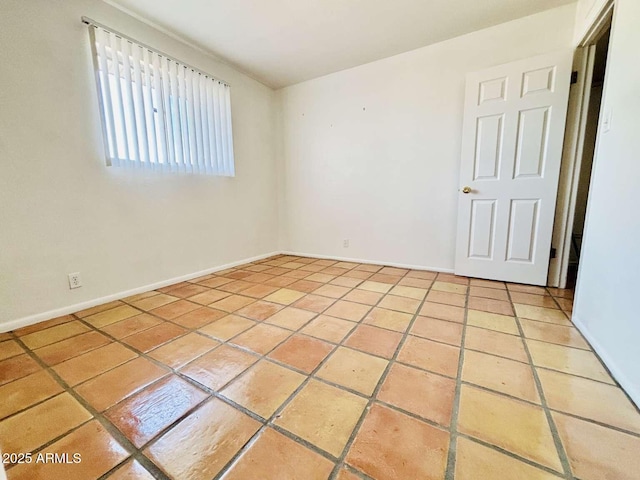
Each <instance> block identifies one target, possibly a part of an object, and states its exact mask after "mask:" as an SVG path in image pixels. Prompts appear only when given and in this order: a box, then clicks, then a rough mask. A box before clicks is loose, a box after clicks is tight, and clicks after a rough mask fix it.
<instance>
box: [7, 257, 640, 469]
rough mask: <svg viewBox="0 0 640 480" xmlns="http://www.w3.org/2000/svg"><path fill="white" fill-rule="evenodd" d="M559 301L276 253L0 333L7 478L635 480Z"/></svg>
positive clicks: (480, 283)
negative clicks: (23, 456)
mask: <svg viewBox="0 0 640 480" xmlns="http://www.w3.org/2000/svg"><path fill="white" fill-rule="evenodd" d="M571 298H572V292H571V291H570V290H558V289H545V288H540V287H531V286H525V285H511V284H504V283H502V282H492V281H486V280H476V279H467V278H462V277H456V276H453V275H450V274H438V273H433V272H424V271H410V270H403V269H399V268H391V267H383V266H374V265H359V264H355V263H347V262H337V261H332V260H316V259H311V258H300V257H292V256H278V257H272V258H269V259H266V260H262V261H259V262H255V263H252V264H248V265H242V266H240V267H237V268H233V269H229V270H226V271H221V272H217V273H216V274H212V275H206V276H204V277H201V278H197V279H194V280H192V281H189V282H183V283H180V284H178V285H172V286H168V287H165V288H161V289H159V290H158V291H152V292H146V293H143V294H140V295H135V296H133V297H130V298H126V299H124V300H122V301H116V302H111V303H109V304H106V305H101V306H98V307H94V308H90V309H88V310H85V311H81V312H77V313H76V314H74V315H67V316H64V317H61V318H56V319H54V320H50V321H48V322H44V323H41V324H38V325H33V326H30V327H26V328H23V329H21V330H17V331H15V332H11V333H8V334H7V333H4V334H0V399H1V401H0V446H1V448H2V450H3V451H4V452H5V453H27V452H31V454H32V457H31V458H32V463H30V464H26V463H22V464H8V465H6V466H7V467H8V477H9V479H30V480H34V479H58V478H60V479H64V480H68V479H83V480H85V479H96V478H111V479H124V478H130V479H131V478H138V479H148V478H161V479H164V478H176V479H200V478H202V479H213V478H216V479H217V478H224V479H240V480H250V479H260V480H269V479H277V480H286V479H295V480H312V479H328V478H331V479H341V480H349V479H351V480H353V479H361V480H362V479H377V480H384V479H402V480H414V479H448V480H451V479H454V478H455V479H458V480H483V479H507V480H509V479H512V480H526V479H538V480H543V479H544V480H552V479H558V478H563V479H581V480H599V479H616V480H625V479H632V478H634V479H638V478H640V476H639V474H638V472H640V455H638V453H639V452H640V414H639V413H638V410H637V409H636V408H635V407H634V406H633V404H632V403H631V402H630V401H629V399H628V398H627V396H626V395H625V393H624V392H623V391H622V390H621V389H620V388H619V387H618V386H617V384H616V383H615V381H613V379H612V378H611V377H610V375H609V373H608V372H607V370H606V368H605V367H604V366H603V365H602V364H601V362H600V361H599V359H598V357H597V356H596V355H595V354H594V353H593V352H592V350H591V348H590V346H589V344H588V343H587V342H586V341H585V340H584V338H582V336H581V335H580V333H579V332H578V331H577V330H576V329H575V328H574V327H573V326H572V324H571V322H570V320H569V318H570V314H571V304H572V301H571ZM52 453H57V454H68V457H69V463H45V462H39V461H37V459H38V458H41V459H42V458H44V459H46V458H47V457H46V456H45V455H46V454H52ZM39 454H42V456H39ZM74 454H80V458H81V462H80V463H73V459H74V457H73V455H74ZM49 458H51V457H49ZM9 459H10V458H9Z"/></svg>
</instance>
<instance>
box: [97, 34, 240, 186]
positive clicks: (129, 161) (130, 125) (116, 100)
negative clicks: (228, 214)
mask: <svg viewBox="0 0 640 480" xmlns="http://www.w3.org/2000/svg"><path fill="white" fill-rule="evenodd" d="M89 33H90V36H91V41H92V45H93V54H94V64H95V69H96V77H97V81H98V96H99V103H100V107H101V113H102V120H103V133H104V137H105V149H106V152H107V164H108V165H113V166H129V167H133V168H145V169H152V170H166V171H175V172H192V173H206V174H212V175H225V176H233V175H234V174H235V170H234V159H233V134H232V129H231V88H230V86H229V85H227V84H225V83H224V82H221V81H219V80H216V79H214V78H212V77H211V76H209V75H207V74H205V73H202V72H200V71H197V70H195V69H193V68H191V67H189V66H187V65H185V64H182V63H180V62H178V61H176V60H174V59H172V58H170V57H167V56H166V55H164V54H162V53H160V52H157V51H154V50H152V49H150V48H148V47H146V46H144V45H140V44H138V43H136V42H134V41H132V40H130V39H128V38H124V37H123V36H122V35H120V34H117V33H115V32H113V31H110V30H108V29H106V28H104V27H103V26H98V25H95V24H90V25H89Z"/></svg>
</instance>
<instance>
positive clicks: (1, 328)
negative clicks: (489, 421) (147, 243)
mask: <svg viewBox="0 0 640 480" xmlns="http://www.w3.org/2000/svg"><path fill="white" fill-rule="evenodd" d="M279 254H282V255H296V256H299V257H309V258H319V259H328V260H338V261H341V262H353V263H366V264H372V265H386V266H390V267H397V268H408V269H411V270H429V271H432V272H442V273H453V269H450V268H436V267H425V266H424V265H407V264H404V263H395V262H387V261H383V260H364V259H361V258H349V257H336V256H333V255H316V254H311V253H300V252H288V251H287V252H284V251H283V252H281V251H275V252H271V253H265V254H263V255H258V256H255V257H251V258H245V259H242V260H238V261H235V262H231V263H227V264H225V265H219V266H217V267H212V268H207V269H205V270H200V271H198V272H194V273H189V274H187V275H182V276H180V277H174V278H168V279H166V280H162V281H160V282H156V283H152V284H149V285H143V286H141V287H136V288H133V289H131V290H125V291H122V292H117V293H113V294H111V295H106V296H104V297H99V298H94V299H92V300H87V301H85V302H81V303H76V304H73V305H68V306H66V307H60V308H56V309H54V310H48V311H46V312H42V313H37V314H34V315H28V316H26V317H22V318H18V319H15V320H10V321H8V322H6V323H2V324H0V332H10V331H11V330H16V329H18V328H22V327H26V326H28V325H33V324H34V323H38V322H44V321H45V320H50V319H52V318H56V317H61V316H62V315H69V314H71V313H75V312H78V311H80V310H84V309H86V308H91V307H95V306H97V305H102V304H103V303H108V302H113V301H114V300H120V299H122V298H126V297H130V296H131V295H136V294H138V293H144V292H148V291H149V290H155V289H157V288H162V287H166V286H168V285H172V284H174V283H179V282H184V281H187V280H191V279H192V278H197V277H201V276H203V275H208V274H210V273H215V272H218V271H220V270H226V269H227V268H231V267H236V266H238V265H242V264H245V263H251V262H255V261H256V260H262V259H263V258H267V257H272V256H274V255H279Z"/></svg>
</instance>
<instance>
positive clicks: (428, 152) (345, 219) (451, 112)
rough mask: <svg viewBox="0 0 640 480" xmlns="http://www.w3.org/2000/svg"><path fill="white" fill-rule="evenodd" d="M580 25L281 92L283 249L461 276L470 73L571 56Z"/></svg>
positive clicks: (521, 26)
mask: <svg viewBox="0 0 640 480" xmlns="http://www.w3.org/2000/svg"><path fill="white" fill-rule="evenodd" d="M574 19H575V4H572V5H567V6H564V7H560V8H557V9H554V10H549V11H546V12H543V13H540V14H537V15H533V16H530V17H526V18H522V19H519V20H515V21H512V22H509V23H505V24H502V25H498V26H495V27H491V28H488V29H486V30H481V31H478V32H474V33H471V34H468V35H465V36H462V37H458V38H455V39H452V40H448V41H445V42H442V43H439V44H435V45H432V46H428V47H424V48H421V49H418V50H414V51H411V52H408V53H404V54H401V55H397V56H394V57H391V58H387V59H384V60H380V61H377V62H374V63H370V64H367V65H363V66H360V67H356V68H353V69H350V70H345V71H342V72H338V73H335V74H331V75H328V76H325V77H322V78H318V79H315V80H310V81H308V82H304V83H301V84H298V85H295V86H292V87H288V88H285V89H283V90H281V91H279V94H280V96H281V100H282V106H283V127H282V128H283V132H284V134H283V139H284V140H283V142H284V144H283V147H282V148H283V157H284V160H283V162H284V165H283V166H284V172H283V177H284V184H283V188H284V192H283V194H282V195H283V198H284V201H283V208H284V211H283V212H281V217H282V218H283V219H284V225H285V228H284V230H283V231H282V232H281V234H282V239H283V240H282V246H283V248H284V249H286V250H289V251H294V252H299V253H313V254H321V255H329V256H339V257H348V258H356V259H364V260H370V261H379V262H387V263H395V264H407V265H416V266H423V267H429V268H434V269H445V270H446V269H452V268H453V260H454V243H455V225H456V215H457V211H456V210H457V198H458V193H457V189H458V187H459V185H458V172H459V162H460V143H461V131H462V114H463V100H464V82H465V74H466V73H467V72H470V71H475V70H480V69H483V68H486V67H489V66H493V65H499V64H502V63H507V62H510V61H513V60H518V59H522V58H527V57H530V56H534V55H539V54H542V53H547V52H551V51H555V50H560V49H565V48H570V47H571V41H572V34H573V25H574ZM344 239H349V240H350V247H349V248H348V249H346V248H343V246H342V245H343V240H344Z"/></svg>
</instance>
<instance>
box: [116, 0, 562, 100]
mask: <svg viewBox="0 0 640 480" xmlns="http://www.w3.org/2000/svg"><path fill="white" fill-rule="evenodd" d="M107 1H108V3H110V4H112V5H115V6H118V7H121V8H123V9H125V10H127V11H129V12H131V13H134V14H137V15H138V16H140V17H143V18H145V19H147V20H149V21H151V22H152V23H155V24H157V25H159V26H161V27H163V28H165V29H167V30H169V31H171V32H173V33H175V34H177V35H179V36H181V37H182V38H184V39H186V40H189V41H190V42H192V43H194V44H197V45H199V46H201V47H203V48H205V49H206V50H208V51H210V52H212V53H214V54H215V55H217V56H219V57H221V58H223V59H225V60H226V61H228V62H229V63H231V64H233V65H235V66H237V67H239V68H240V69H241V70H243V71H244V72H246V73H248V74H250V75H251V76H253V77H254V78H256V79H257V80H260V81H261V82H262V83H264V84H266V85H268V86H270V87H273V88H279V87H284V86H288V85H292V84H295V83H299V82H302V81H304V80H309V79H311V78H315V77H319V76H322V75H326V74H328V73H332V72H336V71H339V70H343V69H345V68H350V67H354V66H357V65H362V64H364V63H367V62H371V61H374V60H379V59H381V58H385V57H389V56H391V55H395V54H398V53H402V52H406V51H409V50H413V49H415V48H419V47H423V46H425V45H430V44H432V43H436V42H439V41H442V40H445V39H448V38H453V37H455V36H458V35H462V34H465V33H469V32H472V31H475V30H479V29H481V28H486V27H489V26H491V25H496V24H498V23H502V22H506V21H509V20H513V19H516V18H519V17H523V16H526V15H531V14H533V13H537V12H540V11H543V10H546V9H549V8H554V7H558V6H561V5H564V4H567V3H572V2H573V1H574V0H107Z"/></svg>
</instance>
